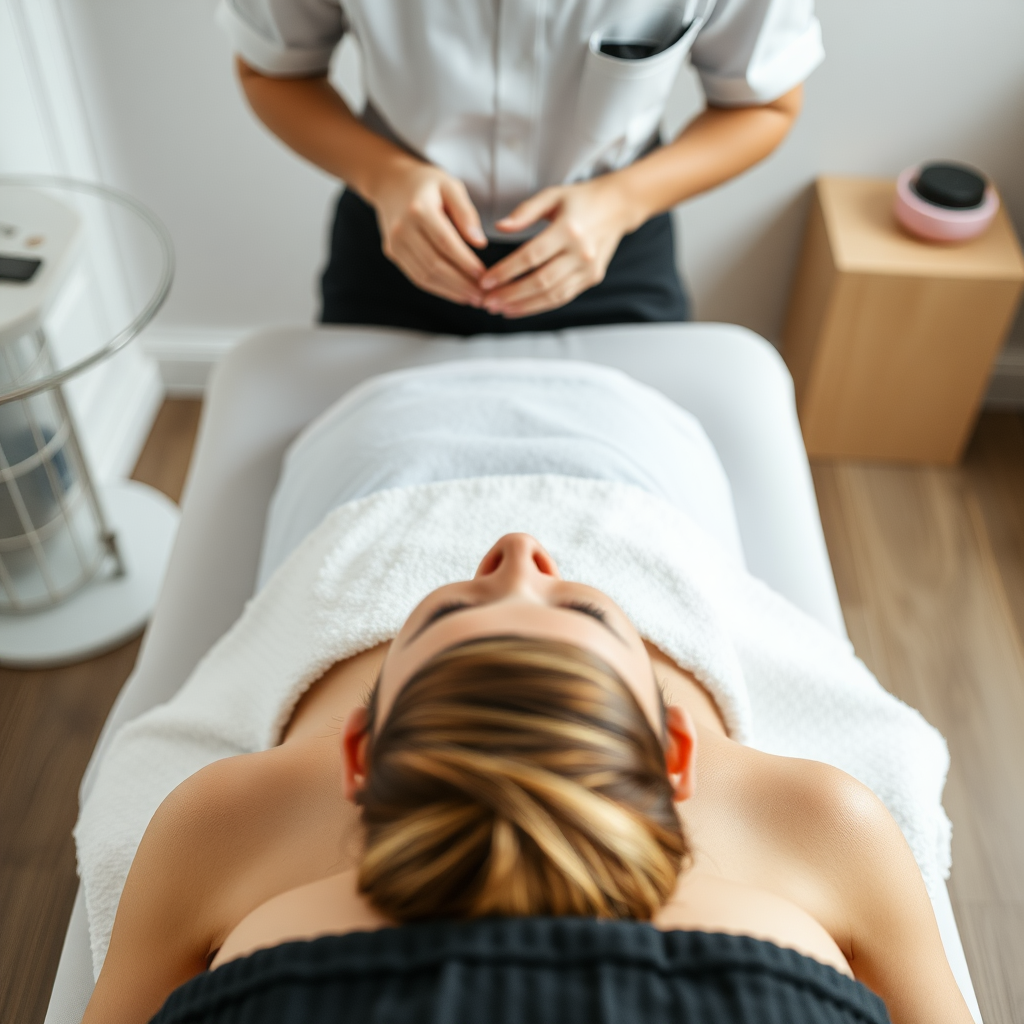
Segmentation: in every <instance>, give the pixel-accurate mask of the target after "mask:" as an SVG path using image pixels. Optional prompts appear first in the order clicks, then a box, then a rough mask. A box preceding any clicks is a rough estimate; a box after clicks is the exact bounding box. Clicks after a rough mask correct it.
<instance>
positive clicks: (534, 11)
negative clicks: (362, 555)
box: [494, 0, 544, 216]
mask: <svg viewBox="0 0 1024 1024" xmlns="http://www.w3.org/2000/svg"><path fill="white" fill-rule="evenodd" d="M498 4H499V13H498V25H497V29H498V37H497V44H496V46H495V58H496V74H497V82H496V88H495V130H494V190H495V196H494V207H495V211H496V215H497V216H503V215H504V214H506V213H508V212H509V211H510V210H511V208H512V207H513V206H515V205H516V204H518V203H520V202H522V200H523V199H526V198H527V197H529V196H530V195H532V194H533V193H534V192H535V191H536V189H537V154H536V146H537V138H538V134H539V133H538V131H537V115H538V103H537V90H538V87H539V82H538V78H539V76H540V73H541V62H542V60H543V59H544V54H543V34H542V31H543V17H542V14H543V11H542V7H543V4H544V0H498Z"/></svg>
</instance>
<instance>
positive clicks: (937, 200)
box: [911, 164, 986, 210]
mask: <svg viewBox="0 0 1024 1024" xmlns="http://www.w3.org/2000/svg"><path fill="white" fill-rule="evenodd" d="M985 187H986V181H985V179H984V178H983V177H982V176H981V175H980V174H979V173H978V172H977V171H975V170H974V169H973V168H970V167H965V166H964V165H963V164H925V165H924V167H922V168H921V173H920V174H919V175H918V176H917V180H916V181H915V182H914V183H913V184H912V185H911V188H912V189H913V190H914V191H915V192H916V193H917V195H918V196H920V197H921V198H922V199H923V200H924V201H925V202H926V203H932V204H933V205H934V206H942V207H944V208H945V209H947V210H972V209H974V208H975V207H977V206H981V202H982V200H983V199H984V198H985Z"/></svg>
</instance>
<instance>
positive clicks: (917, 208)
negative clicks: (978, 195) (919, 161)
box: [893, 167, 999, 242]
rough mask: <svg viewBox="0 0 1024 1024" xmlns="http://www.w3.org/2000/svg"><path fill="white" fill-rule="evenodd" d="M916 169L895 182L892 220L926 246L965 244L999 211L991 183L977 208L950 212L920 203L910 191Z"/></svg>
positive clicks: (921, 200) (905, 172)
mask: <svg viewBox="0 0 1024 1024" xmlns="http://www.w3.org/2000/svg"><path fill="white" fill-rule="evenodd" d="M920 171H921V168H920V167H908V168H907V169H906V170H905V171H904V172H903V173H902V174H901V175H900V176H899V177H898V178H897V179H896V200H895V202H894V203H893V212H894V213H895V214H896V219H897V220H898V221H899V222H900V223H901V224H902V225H903V226H904V227H905V228H906V229H907V230H908V231H909V232H910V233H911V234H912V235H916V236H917V237H918V238H923V239H924V240H925V241H927V242H966V241H967V240H968V239H971V238H977V237H978V235H980V234H982V233H983V232H984V231H985V229H986V228H987V227H988V226H989V224H991V223H992V218H993V217H995V215H996V210H998V209H999V196H998V195H997V194H996V190H995V189H994V188H993V187H992V185H991V183H990V184H988V185H987V186H986V187H985V197H984V198H983V199H982V201H981V205H980V206H975V207H973V208H972V209H969V210H954V209H948V208H947V207H944V206H936V205H935V204H934V203H929V202H927V201H926V200H924V199H922V198H921V197H920V196H919V195H918V194H917V193H916V192H915V191H914V190H913V188H911V182H913V181H916V180H917V176H918V174H919V173H920Z"/></svg>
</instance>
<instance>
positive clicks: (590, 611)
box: [562, 601, 608, 626]
mask: <svg viewBox="0 0 1024 1024" xmlns="http://www.w3.org/2000/svg"><path fill="white" fill-rule="evenodd" d="M562 607H563V608H571V609H572V610H573V611H574V612H580V613H581V614H583V615H589V616H590V617H591V618H592V619H597V621H598V622H600V623H601V625H603V626H607V625H608V616H607V615H606V614H605V612H604V609H603V608H598V607H597V605H596V604H590V603H589V602H588V601H570V602H569V603H568V604H563V605H562Z"/></svg>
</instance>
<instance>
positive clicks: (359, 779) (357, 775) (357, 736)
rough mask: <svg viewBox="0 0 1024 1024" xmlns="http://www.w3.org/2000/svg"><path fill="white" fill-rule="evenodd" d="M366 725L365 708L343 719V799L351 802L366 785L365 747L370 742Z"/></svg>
mask: <svg viewBox="0 0 1024 1024" xmlns="http://www.w3.org/2000/svg"><path fill="white" fill-rule="evenodd" d="M368 724H369V720H368V718H367V715H366V708H363V707H359V708H356V709H355V710H354V711H352V712H350V714H349V716H348V718H346V719H345V729H344V731H343V732H342V734H341V763H342V768H343V771H344V793H345V799H346V800H351V801H353V802H355V799H356V796H357V795H358V794H359V791H360V790H361V789H362V788H363V787H364V786H365V785H366V747H367V745H368V744H369V741H370V733H369V730H368V728H367V727H368Z"/></svg>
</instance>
